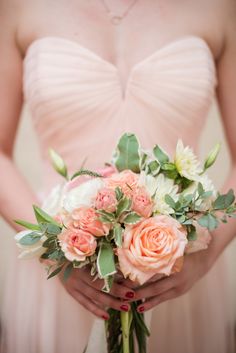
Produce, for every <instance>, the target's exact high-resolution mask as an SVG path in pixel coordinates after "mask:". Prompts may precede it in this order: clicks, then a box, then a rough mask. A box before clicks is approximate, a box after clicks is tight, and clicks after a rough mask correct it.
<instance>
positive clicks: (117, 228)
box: [113, 223, 123, 248]
mask: <svg viewBox="0 0 236 353" xmlns="http://www.w3.org/2000/svg"><path fill="white" fill-rule="evenodd" d="M113 232H114V240H115V244H116V246H118V247H119V248H121V246H122V233H123V229H122V227H121V225H120V224H119V223H116V224H115V225H114V229H113Z"/></svg>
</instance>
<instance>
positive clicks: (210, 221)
mask: <svg viewBox="0 0 236 353" xmlns="http://www.w3.org/2000/svg"><path fill="white" fill-rule="evenodd" d="M197 222H198V224H199V225H200V226H202V227H205V228H207V229H208V230H210V231H212V230H214V229H215V228H217V227H218V224H219V221H218V220H217V218H216V217H215V216H214V215H212V214H211V213H207V214H205V215H203V216H202V217H200V218H199V219H198V221H197Z"/></svg>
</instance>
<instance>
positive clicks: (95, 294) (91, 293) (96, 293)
mask: <svg viewBox="0 0 236 353" xmlns="http://www.w3.org/2000/svg"><path fill="white" fill-rule="evenodd" d="M76 290H77V291H78V292H80V293H83V294H84V295H86V296H87V297H88V298H91V299H92V300H93V301H96V302H97V303H99V304H100V305H101V306H102V307H108V308H112V309H115V310H119V311H129V310H130V305H129V304H128V303H127V302H124V301H122V300H119V299H117V298H115V297H113V296H111V295H110V294H107V293H104V292H102V291H100V290H97V289H95V288H93V287H91V286H90V285H88V284H86V283H85V282H83V281H81V282H80V283H78V286H77V288H76Z"/></svg>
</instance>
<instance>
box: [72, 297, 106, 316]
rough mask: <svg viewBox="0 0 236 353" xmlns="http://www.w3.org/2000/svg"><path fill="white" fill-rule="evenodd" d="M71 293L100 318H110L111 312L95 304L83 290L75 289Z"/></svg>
mask: <svg viewBox="0 0 236 353" xmlns="http://www.w3.org/2000/svg"><path fill="white" fill-rule="evenodd" d="M71 295H72V297H73V298H74V299H75V300H77V302H78V303H80V304H81V305H82V306H83V307H84V308H85V309H87V310H88V311H90V312H91V313H92V314H94V315H95V316H97V317H98V318H100V319H103V320H108V319H109V314H108V313H107V312H106V310H104V309H102V308H101V307H100V306H99V305H97V304H95V303H94V302H93V301H91V299H90V298H88V297H87V296H86V295H84V294H82V293H81V292H78V291H77V290H73V291H72V292H71Z"/></svg>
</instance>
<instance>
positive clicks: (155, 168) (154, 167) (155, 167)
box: [148, 161, 160, 177]
mask: <svg viewBox="0 0 236 353" xmlns="http://www.w3.org/2000/svg"><path fill="white" fill-rule="evenodd" d="M159 171H160V164H159V163H158V162H157V161H151V162H150V163H149V164H148V173H150V174H152V175H153V176H154V177H155V176H157V175H158V173H159Z"/></svg>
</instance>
